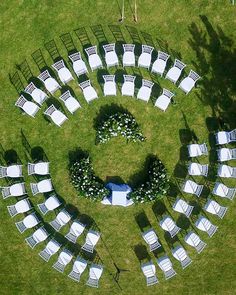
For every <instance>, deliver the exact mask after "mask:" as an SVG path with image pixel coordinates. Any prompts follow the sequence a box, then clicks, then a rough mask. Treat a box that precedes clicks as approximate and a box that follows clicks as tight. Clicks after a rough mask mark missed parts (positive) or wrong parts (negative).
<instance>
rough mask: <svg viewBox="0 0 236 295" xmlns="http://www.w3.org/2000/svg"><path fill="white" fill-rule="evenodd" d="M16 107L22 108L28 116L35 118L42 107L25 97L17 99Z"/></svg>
mask: <svg viewBox="0 0 236 295" xmlns="http://www.w3.org/2000/svg"><path fill="white" fill-rule="evenodd" d="M15 106H17V107H19V108H21V109H22V110H23V111H24V112H25V113H26V114H27V115H29V116H31V117H33V118H34V117H35V115H36V114H37V112H38V111H39V110H40V107H39V106H38V105H37V104H36V103H34V102H32V101H28V100H27V99H26V98H25V97H24V96H23V95H21V96H20V97H19V98H18V99H17V101H16V103H15Z"/></svg>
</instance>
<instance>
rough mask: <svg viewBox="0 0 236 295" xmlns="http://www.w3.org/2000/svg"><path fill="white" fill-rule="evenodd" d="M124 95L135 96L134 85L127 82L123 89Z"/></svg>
mask: <svg viewBox="0 0 236 295" xmlns="http://www.w3.org/2000/svg"><path fill="white" fill-rule="evenodd" d="M121 92H122V95H126V96H134V83H132V82H125V83H124V84H123V85H122V88H121Z"/></svg>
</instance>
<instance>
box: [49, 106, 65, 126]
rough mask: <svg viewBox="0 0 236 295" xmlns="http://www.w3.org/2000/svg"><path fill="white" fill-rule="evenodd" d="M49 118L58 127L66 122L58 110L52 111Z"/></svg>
mask: <svg viewBox="0 0 236 295" xmlns="http://www.w3.org/2000/svg"><path fill="white" fill-rule="evenodd" d="M51 118H52V120H53V122H54V123H55V124H56V125H58V126H61V125H62V124H63V123H64V122H65V121H66V120H67V117H66V115H64V114H63V113H62V112H61V111H59V110H56V111H54V112H53V113H52V115H51Z"/></svg>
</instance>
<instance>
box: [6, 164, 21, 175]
mask: <svg viewBox="0 0 236 295" xmlns="http://www.w3.org/2000/svg"><path fill="white" fill-rule="evenodd" d="M7 176H9V177H20V176H21V169H20V166H19V165H12V166H9V167H7Z"/></svg>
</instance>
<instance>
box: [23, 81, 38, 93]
mask: <svg viewBox="0 0 236 295" xmlns="http://www.w3.org/2000/svg"><path fill="white" fill-rule="evenodd" d="M35 89H37V87H36V86H35V85H34V83H33V82H31V83H30V84H29V85H28V86H26V88H25V92H26V93H28V94H32V92H33V91H34V90H35Z"/></svg>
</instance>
